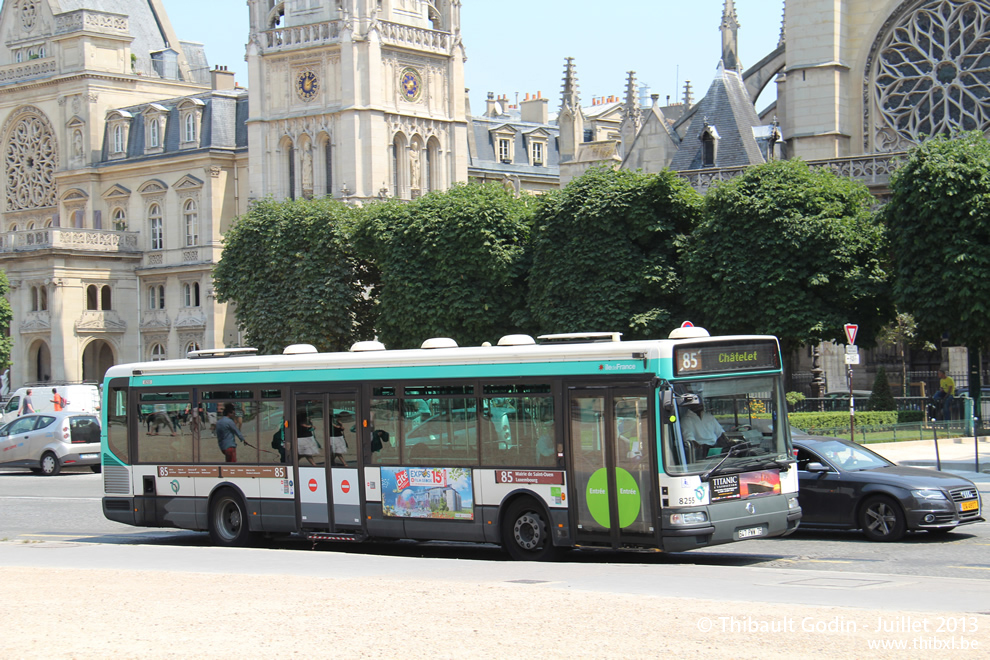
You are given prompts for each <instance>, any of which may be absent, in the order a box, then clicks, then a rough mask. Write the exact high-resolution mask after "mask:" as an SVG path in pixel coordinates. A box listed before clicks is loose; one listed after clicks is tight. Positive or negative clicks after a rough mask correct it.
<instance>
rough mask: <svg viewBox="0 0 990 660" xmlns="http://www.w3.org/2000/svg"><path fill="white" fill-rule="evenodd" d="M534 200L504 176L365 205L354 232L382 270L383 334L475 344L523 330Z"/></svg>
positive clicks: (399, 340) (400, 343)
mask: <svg viewBox="0 0 990 660" xmlns="http://www.w3.org/2000/svg"><path fill="white" fill-rule="evenodd" d="M532 205H533V202H532V200H531V199H529V198H522V199H519V198H516V197H515V195H513V194H512V193H511V192H508V191H506V190H505V188H504V187H502V186H499V185H495V184H486V185H477V184H461V185H455V186H454V187H453V188H451V189H449V190H447V191H445V192H433V193H430V194H428V195H425V196H424V197H420V198H419V199H417V200H414V201H413V202H410V203H408V204H403V203H399V202H396V201H390V202H385V203H380V204H373V205H371V206H370V207H368V208H367V209H365V211H364V216H363V218H362V221H361V224H362V226H361V228H360V230H359V231H358V232H357V235H356V237H355V240H356V242H357V244H358V245H359V246H360V249H361V251H362V254H364V255H365V256H366V257H367V258H368V259H374V260H375V261H376V263H377V265H378V268H379V270H380V273H381V291H380V295H379V300H378V308H377V311H378V322H377V330H378V334H379V337H380V339H381V340H382V342H384V343H385V345H386V346H388V347H389V348H415V347H418V346H419V345H420V344H421V343H422V342H423V340H425V339H428V338H430V337H451V338H453V339H455V340H456V341H457V342H458V343H459V344H461V345H479V344H481V343H482V342H484V341H497V340H498V339H499V337H501V336H502V335H506V334H512V333H516V332H519V331H520V326H519V325H518V319H519V318H521V317H524V314H523V312H524V309H525V296H524V295H523V282H524V277H525V272H526V259H525V257H526V252H525V245H526V241H527V238H528V236H529V225H530V222H531V217H532V210H531V207H532Z"/></svg>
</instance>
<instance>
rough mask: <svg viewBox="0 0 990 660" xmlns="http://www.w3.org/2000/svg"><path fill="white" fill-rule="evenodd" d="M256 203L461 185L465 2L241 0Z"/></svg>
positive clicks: (412, 193)
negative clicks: (245, 11) (246, 16)
mask: <svg viewBox="0 0 990 660" xmlns="http://www.w3.org/2000/svg"><path fill="white" fill-rule="evenodd" d="M248 6H249V10H250V13H251V22H250V30H251V32H250V41H249V43H248V46H247V61H248V73H249V89H250V90H251V95H250V98H251V100H250V117H249V119H248V122H247V123H248V135H249V140H248V143H249V150H250V163H251V179H250V192H249V195H250V196H251V198H254V199H258V198H261V197H264V196H266V195H272V196H274V197H275V198H276V199H286V198H299V197H304V198H310V197H317V196H319V197H322V196H333V197H337V198H344V199H348V200H352V201H361V200H368V199H372V198H378V197H385V196H390V197H398V198H402V199H411V198H414V197H417V196H419V195H422V194H425V193H427V192H429V191H431V190H442V189H446V188H448V187H449V186H450V185H451V184H453V183H456V182H459V181H466V180H467V163H468V150H467V121H466V120H467V118H466V115H465V111H466V110H465V107H466V106H465V94H464V60H465V56H464V49H463V45H462V44H461V31H460V8H461V2H460V0H284V1H280V0H248Z"/></svg>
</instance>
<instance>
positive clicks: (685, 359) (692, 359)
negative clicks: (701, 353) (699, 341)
mask: <svg viewBox="0 0 990 660" xmlns="http://www.w3.org/2000/svg"><path fill="white" fill-rule="evenodd" d="M698 369H701V360H699V359H698V352H697V351H685V352H683V353H681V371H697V370H698Z"/></svg>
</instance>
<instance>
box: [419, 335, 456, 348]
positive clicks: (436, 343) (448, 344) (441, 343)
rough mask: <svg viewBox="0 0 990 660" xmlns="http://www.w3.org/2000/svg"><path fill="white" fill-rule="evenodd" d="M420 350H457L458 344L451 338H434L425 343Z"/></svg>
mask: <svg viewBox="0 0 990 660" xmlns="http://www.w3.org/2000/svg"><path fill="white" fill-rule="evenodd" d="M420 348H457V342H456V341H454V340H453V339H451V338H450V337H433V338H432V339H427V340H426V341H424V342H423V345H422V346H420Z"/></svg>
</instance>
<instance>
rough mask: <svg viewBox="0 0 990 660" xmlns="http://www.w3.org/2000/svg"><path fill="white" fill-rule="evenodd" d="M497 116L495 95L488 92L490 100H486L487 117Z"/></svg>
mask: <svg viewBox="0 0 990 660" xmlns="http://www.w3.org/2000/svg"><path fill="white" fill-rule="evenodd" d="M494 116H495V94H494V93H493V92H488V98H487V99H486V100H485V117H494Z"/></svg>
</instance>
